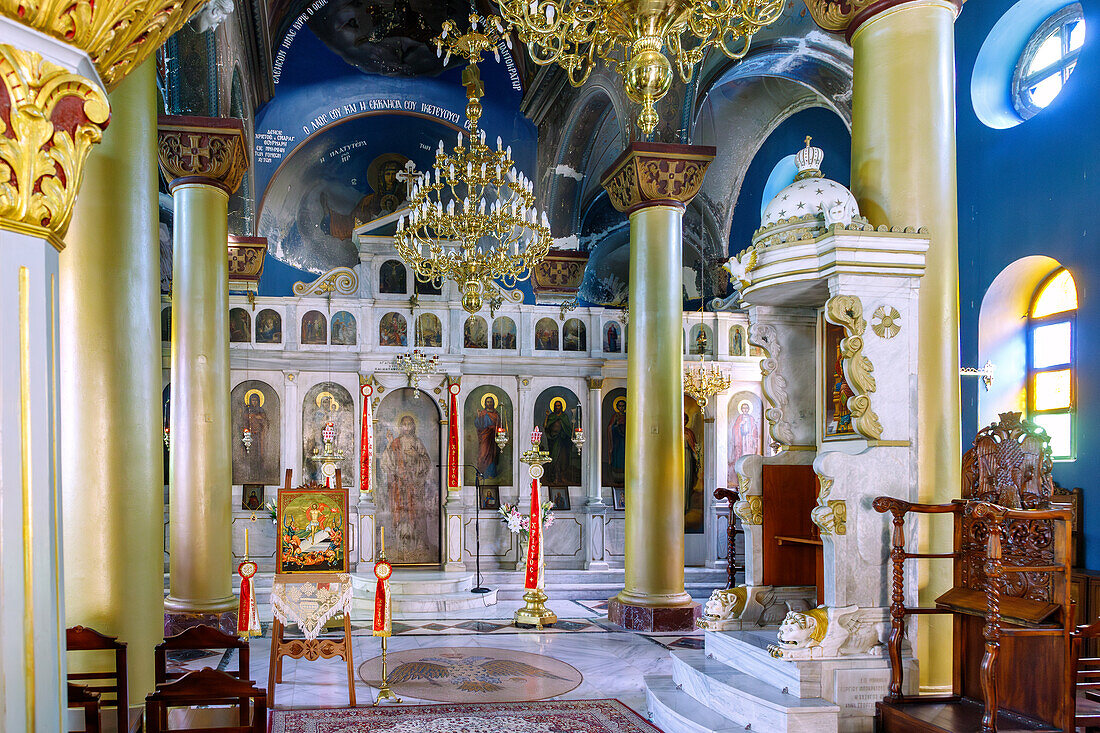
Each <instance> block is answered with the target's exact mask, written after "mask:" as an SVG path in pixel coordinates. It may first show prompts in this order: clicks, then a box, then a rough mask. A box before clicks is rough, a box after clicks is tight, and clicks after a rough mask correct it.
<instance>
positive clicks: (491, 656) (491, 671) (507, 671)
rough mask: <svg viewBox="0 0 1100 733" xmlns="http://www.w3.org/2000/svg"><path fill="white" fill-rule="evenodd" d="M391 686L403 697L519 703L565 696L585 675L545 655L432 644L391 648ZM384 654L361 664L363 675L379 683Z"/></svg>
mask: <svg viewBox="0 0 1100 733" xmlns="http://www.w3.org/2000/svg"><path fill="white" fill-rule="evenodd" d="M387 663H388V666H389V673H390V674H389V678H390V686H391V687H392V688H393V689H394V691H395V692H396V693H397V694H398V695H401V696H403V697H410V698H416V699H418V700H433V701H438V702H517V701H531V700H545V699H547V698H550V697H557V696H559V695H564V694H565V693H567V692H569V691H570V690H572V689H574V688H575V687H577V686H578V685H579V684H580V683H581V679H582V677H581V673H580V672H578V671H577V670H576V669H574V668H573V667H572V666H571V665H568V664H566V663H565V662H563V661H561V660H558V659H554V658H553V657H547V656H543V655H541V654H530V653H528V652H519V651H515V650H512V649H493V648H487V647H432V648H429V649H409V650H406V651H401V652H392V653H391V654H389V656H388V658H387ZM381 674H382V657H375V658H374V659H371V660H369V661H367V662H364V663H363V664H362V665H361V666H360V667H359V677H360V678H361V679H362V680H363V681H364V682H366V683H367V684H368V685H371V686H374V687H377V685H378V682H379V680H380V678H381Z"/></svg>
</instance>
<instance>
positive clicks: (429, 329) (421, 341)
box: [415, 313, 443, 348]
mask: <svg viewBox="0 0 1100 733" xmlns="http://www.w3.org/2000/svg"><path fill="white" fill-rule="evenodd" d="M415 345H416V346H423V347H427V348H439V347H441V346H443V324H442V323H440V322H439V316H437V315H436V314H434V313H421V314H420V315H419V316H417V318H416V338H415Z"/></svg>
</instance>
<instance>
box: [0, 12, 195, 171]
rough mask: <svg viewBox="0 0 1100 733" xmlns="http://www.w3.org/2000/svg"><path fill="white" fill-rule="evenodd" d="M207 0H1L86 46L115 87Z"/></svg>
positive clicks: (39, 25)
mask: <svg viewBox="0 0 1100 733" xmlns="http://www.w3.org/2000/svg"><path fill="white" fill-rule="evenodd" d="M205 2H206V0H94V1H93V0H0V13H3V14H4V15H6V16H7V17H9V18H11V19H12V20H14V21H16V22H17V23H20V24H22V25H25V26H28V27H30V28H33V29H35V30H36V31H40V32H42V33H45V34H46V35H48V36H52V37H53V38H56V39H57V40H59V41H62V42H63V43H67V44H69V45H70V46H75V47H77V48H79V49H81V50H82V51H84V52H85V53H86V54H88V56H89V57H90V58H91V59H92V63H93V64H95V67H96V70H97V71H98V72H99V76H100V78H101V79H102V80H103V83H104V84H106V85H107V89H108V90H111V89H114V88H115V86H117V85H118V83H119V82H120V81H122V80H123V78H125V77H126V75H127V74H129V73H130V71H131V70H133V69H134V68H136V67H137V66H138V65H139V64H140V63H141V62H142V61H144V60H145V59H146V58H148V57H149V56H151V55H152V54H153V53H154V52H155V51H156V50H157V49H158V48H160V47H161V45H163V44H164V42H165V41H166V40H168V37H169V36H171V35H172V34H173V33H175V32H176V31H178V30H179V29H180V28H181V27H183V24H184V23H186V22H187V21H188V19H189V18H190V17H191V16H192V15H194V14H195V12H196V11H197V10H198V9H199V8H200V7H202V5H203V4H204V3H205ZM77 180H78V181H79V179H77Z"/></svg>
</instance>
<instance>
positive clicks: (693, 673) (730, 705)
mask: <svg viewBox="0 0 1100 733" xmlns="http://www.w3.org/2000/svg"><path fill="white" fill-rule="evenodd" d="M672 679H673V681H674V682H675V683H676V684H677V685H678V686H679V687H680V688H681V689H682V690H683V691H684V692H685V693H687V694H688V695H690V696H691V697H693V698H695V699H696V700H698V701H700V702H703V703H705V704H706V705H707V706H708V707H710V708H711V709H713V710H714V711H716V712H718V713H719V714H720V715H722V716H724V717H727V718H729V719H730V720H733V721H736V722H738V723H740V724H742V725H745V726H751V727H752V730H756V731H769V733H771V732H773V731H774V733H836V730H837V717H838V715H839V713H840V708H839V707H838V706H836V705H834V704H832V703H830V702H827V701H825V700H822V699H820V698H799V697H795V696H794V695H790V694H786V693H783V692H781V691H779V690H776V689H775V688H774V687H772V686H770V685H769V684H767V683H765V682H761V681H760V680H758V679H756V678H755V677H752V676H750V675H747V674H742V673H740V672H737V671H736V670H734V669H732V668H730V667H727V666H725V665H724V664H722V663H720V662H717V661H715V660H713V659H710V658H708V657H707V656H705V655H704V654H702V653H701V652H698V651H694V650H678V651H673V652H672Z"/></svg>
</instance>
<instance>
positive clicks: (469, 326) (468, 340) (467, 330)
mask: <svg viewBox="0 0 1100 733" xmlns="http://www.w3.org/2000/svg"><path fill="white" fill-rule="evenodd" d="M462 345H463V346H464V347H465V348H467V349H487V348H489V324H487V323H486V322H485V319H484V318H482V317H481V316H479V315H477V314H474V315H472V316H470V317H469V318H467V319H466V322H465V323H464V324H463V325H462Z"/></svg>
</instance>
